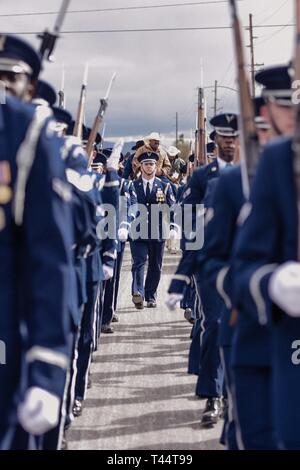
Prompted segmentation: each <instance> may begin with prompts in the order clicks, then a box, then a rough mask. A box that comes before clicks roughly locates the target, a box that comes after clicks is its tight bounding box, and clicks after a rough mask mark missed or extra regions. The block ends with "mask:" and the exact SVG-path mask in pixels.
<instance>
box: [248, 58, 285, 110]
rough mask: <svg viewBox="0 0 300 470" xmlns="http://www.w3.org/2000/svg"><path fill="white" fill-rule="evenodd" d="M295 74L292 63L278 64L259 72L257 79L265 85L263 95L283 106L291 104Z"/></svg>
mask: <svg viewBox="0 0 300 470" xmlns="http://www.w3.org/2000/svg"><path fill="white" fill-rule="evenodd" d="M293 76H294V69H293V67H292V65H291V64H290V65H277V66H275V67H268V68H265V69H263V70H260V71H259V72H257V73H256V75H255V80H256V82H257V83H259V84H260V85H263V87H264V88H263V91H262V96H263V97H264V98H265V99H267V100H269V101H274V102H276V103H277V104H279V105H281V106H291V104H292V101H291V99H292V94H293V89H292V81H293Z"/></svg>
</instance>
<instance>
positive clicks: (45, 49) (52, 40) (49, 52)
mask: <svg viewBox="0 0 300 470" xmlns="http://www.w3.org/2000/svg"><path fill="white" fill-rule="evenodd" d="M70 1H71V0H63V2H62V5H61V7H60V11H59V13H58V17H57V20H56V22H55V25H54V29H53V31H52V32H50V31H48V30H47V29H46V31H45V32H44V33H42V34H39V35H38V38H40V39H41V40H42V44H41V47H40V55H41V57H42V61H43V60H44V59H45V58H46V59H47V60H49V61H50V62H52V61H53V51H54V49H55V44H56V41H57V39H58V38H59V33H60V31H61V27H62V24H63V21H64V19H65V16H66V13H67V10H68V8H69V4H70Z"/></svg>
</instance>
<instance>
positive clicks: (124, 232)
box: [118, 227, 128, 242]
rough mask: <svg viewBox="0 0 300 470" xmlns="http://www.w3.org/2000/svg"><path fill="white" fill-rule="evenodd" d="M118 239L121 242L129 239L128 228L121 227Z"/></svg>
mask: <svg viewBox="0 0 300 470" xmlns="http://www.w3.org/2000/svg"><path fill="white" fill-rule="evenodd" d="M118 239H119V240H120V242H126V241H127V240H128V230H127V228H124V227H123V228H119V230H118Z"/></svg>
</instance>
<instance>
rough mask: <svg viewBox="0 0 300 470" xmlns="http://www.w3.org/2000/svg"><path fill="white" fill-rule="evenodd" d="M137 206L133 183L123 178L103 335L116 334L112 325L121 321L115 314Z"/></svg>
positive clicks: (103, 317) (104, 308) (107, 287)
mask: <svg viewBox="0 0 300 470" xmlns="http://www.w3.org/2000/svg"><path fill="white" fill-rule="evenodd" d="M136 204H137V199H136V193H135V189H134V185H133V182H132V181H126V180H125V179H124V178H122V179H121V181H120V204H119V220H118V246H117V259H116V262H115V265H114V274H113V277H112V278H111V279H110V280H108V281H106V286H105V294H104V300H103V307H102V308H103V315H102V327H101V332H102V333H114V329H113V327H112V326H111V323H117V322H118V321H119V318H118V316H117V315H116V313H115V312H116V310H117V300H118V292H119V283H120V275H121V267H122V262H123V256H124V250H125V244H126V241H127V240H128V236H129V227H130V221H132V220H133V214H131V208H133V207H135V206H136Z"/></svg>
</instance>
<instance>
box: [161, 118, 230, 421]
mask: <svg viewBox="0 0 300 470" xmlns="http://www.w3.org/2000/svg"><path fill="white" fill-rule="evenodd" d="M211 124H212V125H213V126H214V127H215V141H216V143H217V145H218V156H217V157H216V159H215V160H214V161H213V162H212V163H210V164H208V165H205V166H204V167H200V168H199V169H196V170H195V171H194V172H193V175H192V177H191V179H190V181H189V183H188V185H187V188H186V190H185V193H184V195H183V203H184V204H190V205H191V206H192V207H193V230H194V232H195V231H196V219H197V212H196V210H195V209H194V208H195V207H196V205H199V204H204V206H205V207H206V208H207V207H208V206H209V205H210V199H211V195H210V193H211V190H212V185H211V182H212V181H213V180H214V179H216V178H217V177H218V176H219V173H220V170H221V169H223V168H225V167H226V166H232V163H233V160H234V158H235V152H236V139H237V135H238V123H237V116H236V115H235V114H222V115H218V116H215V117H214V118H213V119H212V120H211ZM198 220H199V219H198ZM204 250H205V244H204ZM196 258H197V256H196V254H195V252H194V251H192V250H190V251H188V250H186V251H185V252H184V255H183V257H182V260H181V262H180V264H179V266H178V269H177V271H176V274H175V276H174V277H173V280H172V283H171V285H170V288H169V298H168V301H167V304H168V305H169V306H171V308H172V307H174V305H176V303H177V302H178V301H179V300H181V298H182V296H183V293H184V290H185V288H186V286H187V285H188V284H189V283H190V277H191V275H192V274H195V280H196V284H197V294H198V296H199V298H198V305H199V308H200V311H199V312H198V314H197V317H198V318H197V321H196V324H195V327H194V331H193V340H192V345H191V351H192V352H193V353H194V354H196V355H197V356H198V355H199V356H198V358H197V359H196V360H195V358H194V354H191V355H190V366H189V371H190V372H196V373H197V371H196V370H195V364H196V363H198V367H199V369H198V383H197V387H196V394H197V395H198V396H200V397H203V398H207V403H206V407H205V410H204V413H203V416H202V424H203V425H211V424H215V423H216V422H217V421H218V419H219V417H220V413H221V401H220V397H221V396H222V394H223V372H222V367H221V362H220V357H219V351H218V332H219V318H220V314H221V308H222V304H221V301H220V299H218V298H216V296H215V294H214V290H213V289H212V288H211V286H210V285H209V284H208V282H207V279H205V276H203V275H201V270H200V269H199V266H197V263H196ZM199 342H200V348H199Z"/></svg>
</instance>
